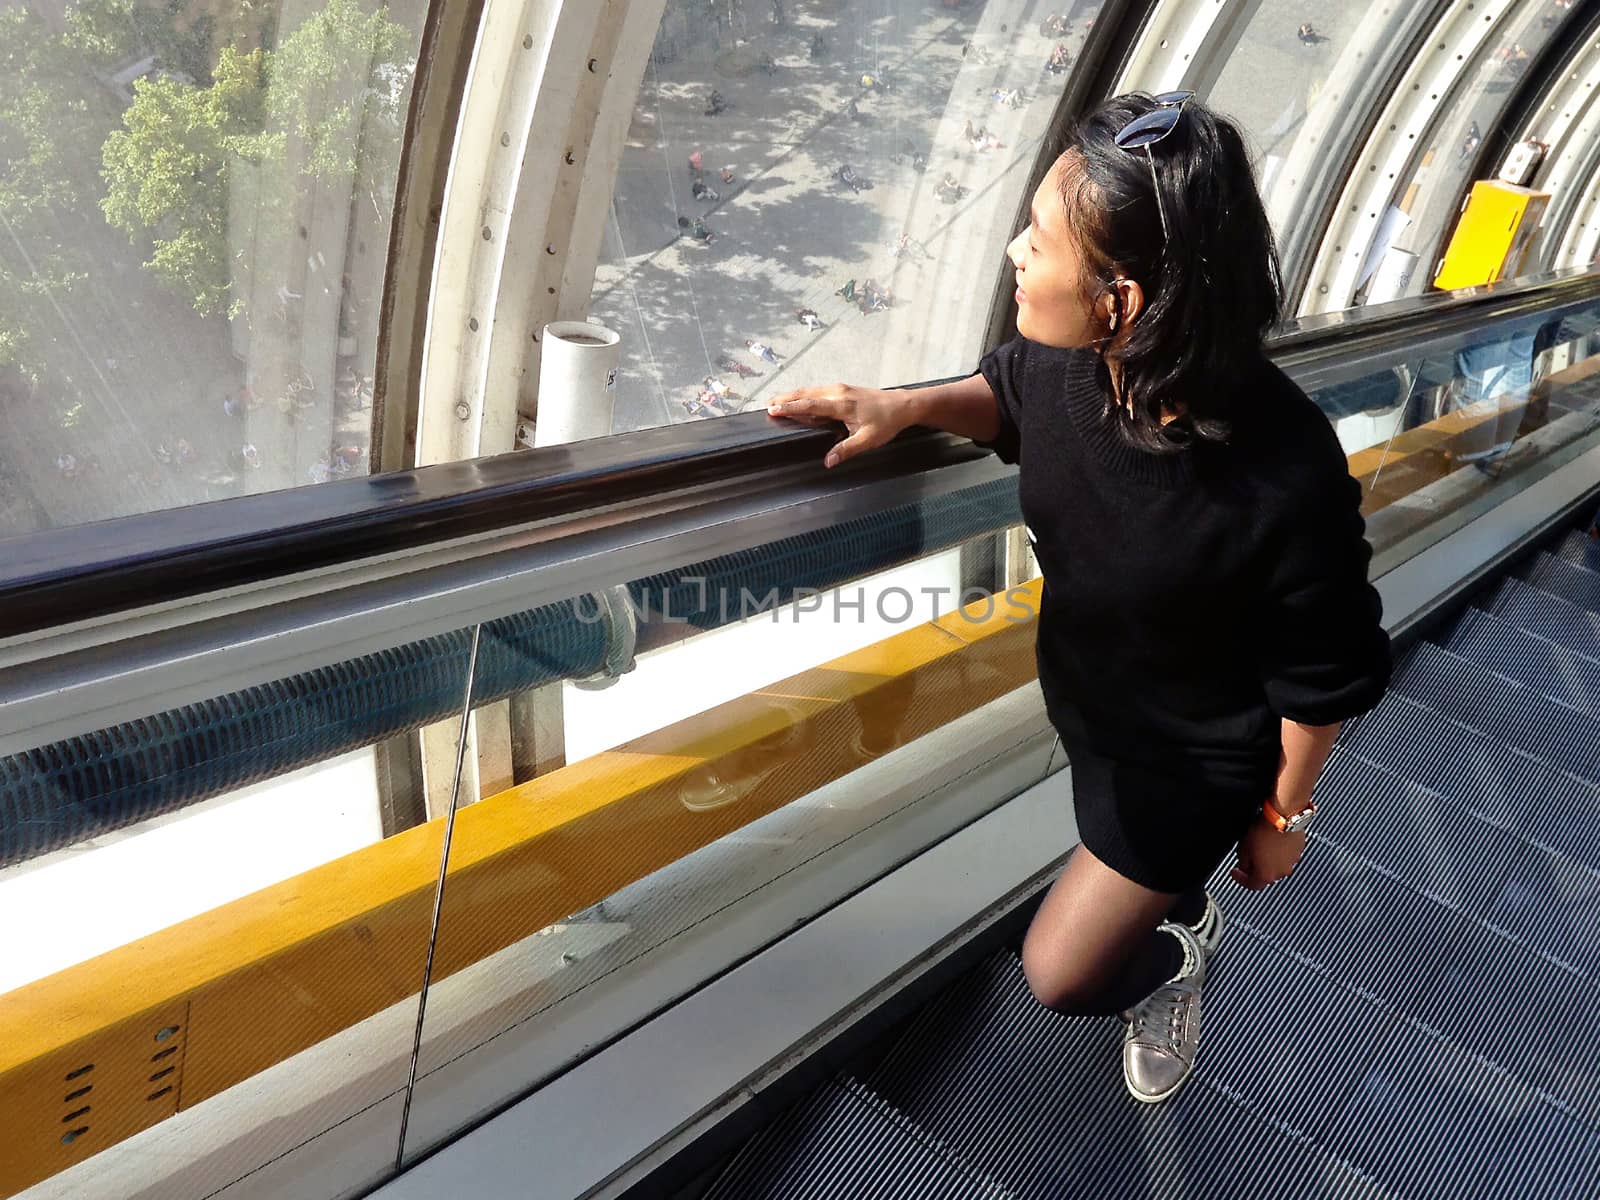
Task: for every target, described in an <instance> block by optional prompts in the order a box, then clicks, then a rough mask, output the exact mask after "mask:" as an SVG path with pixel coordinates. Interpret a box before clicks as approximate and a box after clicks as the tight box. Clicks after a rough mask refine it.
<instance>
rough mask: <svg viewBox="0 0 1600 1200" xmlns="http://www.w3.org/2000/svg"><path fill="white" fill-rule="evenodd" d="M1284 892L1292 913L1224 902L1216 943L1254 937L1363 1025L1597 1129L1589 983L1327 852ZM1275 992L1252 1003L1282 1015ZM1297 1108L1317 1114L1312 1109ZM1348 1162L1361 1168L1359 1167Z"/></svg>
mask: <svg viewBox="0 0 1600 1200" xmlns="http://www.w3.org/2000/svg"><path fill="white" fill-rule="evenodd" d="M1491 865H1492V864H1488V863H1485V864H1480V867H1481V868H1489V867H1490V866H1491ZM1291 886H1292V888H1293V890H1294V897H1293V902H1292V903H1290V902H1288V896H1287V894H1286V895H1285V896H1281V897H1276V898H1274V897H1272V896H1271V895H1270V894H1269V892H1270V890H1271V889H1268V891H1266V892H1249V893H1245V894H1243V895H1242V896H1241V897H1239V898H1238V899H1237V900H1232V899H1230V900H1229V902H1228V905H1227V913H1228V916H1229V917H1230V918H1231V919H1232V920H1233V921H1234V926H1233V928H1230V930H1229V932H1228V935H1227V936H1229V937H1232V936H1233V931H1234V929H1241V930H1248V931H1250V932H1252V933H1256V934H1259V935H1260V936H1261V937H1263V938H1264V939H1266V940H1267V941H1268V942H1270V943H1271V944H1272V945H1273V946H1275V947H1277V948H1278V949H1279V950H1280V951H1281V952H1282V953H1283V954H1284V955H1285V956H1287V955H1289V954H1293V955H1295V956H1297V957H1298V958H1300V959H1301V960H1303V962H1304V963H1305V964H1307V965H1308V966H1309V967H1311V968H1312V969H1314V970H1315V971H1316V972H1318V973H1319V974H1321V975H1325V976H1328V977H1330V978H1332V979H1334V980H1336V981H1338V982H1339V983H1340V984H1341V985H1342V986H1343V987H1345V988H1348V989H1350V991H1351V992H1353V993H1354V994H1355V995H1357V996H1361V997H1365V998H1367V999H1368V1000H1369V1001H1370V1003H1371V1004H1372V1005H1373V1006H1374V1007H1375V1008H1376V1009H1377V1010H1378V1014H1375V1015H1374V1017H1373V1018H1371V1019H1376V1018H1377V1016H1378V1015H1381V1016H1388V1017H1395V1018H1400V1019H1403V1020H1404V1021H1406V1022H1409V1023H1411V1024H1412V1025H1414V1026H1416V1027H1417V1028H1418V1029H1420V1030H1422V1031H1424V1032H1432V1033H1433V1034H1436V1035H1437V1036H1438V1037H1440V1038H1442V1039H1443V1040H1445V1041H1447V1042H1449V1043H1450V1044H1451V1045H1453V1046H1456V1047H1458V1048H1460V1049H1463V1050H1465V1051H1467V1052H1468V1053H1471V1054H1474V1055H1477V1056H1478V1057H1480V1058H1482V1059H1483V1060H1484V1061H1485V1062H1487V1063H1491V1064H1494V1065H1495V1066H1496V1067H1497V1068H1498V1069H1499V1070H1500V1071H1502V1072H1504V1073H1505V1075H1506V1076H1507V1077H1508V1078H1509V1079H1511V1080H1514V1081H1515V1082H1516V1083H1517V1085H1518V1086H1519V1087H1520V1088H1522V1089H1525V1090H1526V1091H1527V1092H1528V1093H1530V1095H1538V1096H1542V1097H1545V1098H1546V1099H1547V1101H1548V1102H1549V1103H1550V1104H1551V1105H1552V1106H1553V1111H1554V1112H1558V1113H1564V1114H1566V1115H1569V1116H1576V1117H1577V1118H1578V1119H1579V1120H1581V1121H1582V1122H1584V1123H1585V1124H1586V1125H1587V1126H1588V1127H1589V1129H1590V1130H1591V1132H1592V1131H1593V1130H1594V1129H1595V1128H1597V1127H1600V1091H1597V1089H1600V1059H1597V1058H1596V1056H1595V1055H1594V1054H1593V1052H1592V1047H1593V1046H1594V1045H1595V1044H1596V1039H1597V1038H1600V1006H1596V1005H1595V1004H1593V1003H1591V1002H1590V1001H1589V1000H1586V999H1585V997H1592V996H1593V995H1594V991H1595V985H1594V983H1593V981H1592V980H1590V979H1587V978H1585V977H1583V976H1581V975H1579V974H1576V973H1575V972H1573V971H1570V970H1567V969H1565V968H1563V967H1562V966H1560V965H1558V964H1557V963H1555V962H1553V961H1551V960H1550V959H1548V958H1546V957H1545V956H1543V955H1541V954H1539V953H1537V952H1535V951H1531V950H1529V949H1527V948H1526V947H1523V946H1519V945H1517V944H1516V943H1515V942H1513V941H1511V940H1510V939H1509V938H1506V937H1505V936H1503V935H1501V934H1499V933H1496V932H1495V931H1494V930H1491V929H1490V928H1488V927H1487V926H1485V925H1483V924H1481V923H1479V922H1477V921H1473V920H1471V919H1470V918H1467V917H1464V916H1462V915H1461V914H1459V913H1457V912H1453V911H1451V910H1450V909H1449V908H1446V907H1445V906H1444V905H1442V904H1440V903H1439V902H1438V901H1436V900H1433V899H1430V898H1428V897H1426V896H1422V895H1418V894H1417V893H1416V892H1414V891H1412V890H1410V889H1409V888H1406V887H1405V886H1403V885H1402V884H1401V883H1400V882H1399V881H1398V880H1396V879H1394V878H1393V877H1392V876H1390V875H1388V874H1385V873H1384V872H1383V871H1382V870H1380V869H1379V868H1377V867H1375V866H1373V865H1372V864H1371V863H1369V862H1366V861H1364V860H1363V859H1362V857H1361V856H1360V855H1359V854H1353V853H1350V852H1348V851H1346V850H1344V849H1342V848H1341V847H1339V846H1336V845H1333V844H1332V843H1329V842H1322V843H1320V844H1318V845H1316V846H1315V847H1314V852H1313V853H1308V854H1306V856H1305V857H1304V858H1303V859H1302V860H1301V862H1300V865H1299V866H1297V867H1296V868H1295V872H1294V876H1293V882H1292V884H1291ZM1235 966H1236V964H1232V963H1230V964H1229V965H1228V966H1227V967H1226V968H1224V970H1225V972H1232V971H1233V970H1234V969H1235ZM1281 986H1282V984H1280V983H1277V982H1276V981H1274V983H1273V984H1272V986H1271V987H1267V986H1263V987H1260V988H1258V989H1257V990H1256V991H1255V993H1254V995H1255V1000H1254V1001H1253V1004H1255V1005H1259V1004H1263V1003H1265V1004H1269V1005H1271V1006H1272V1008H1273V1011H1291V1010H1290V1009H1288V1008H1279V1007H1278V1001H1277V1000H1270V999H1268V997H1270V996H1272V995H1273V991H1272V989H1273V988H1276V987H1281ZM1207 991H1208V993H1209V991H1210V989H1209V987H1208V989H1207ZM1294 1003H1298V1000H1296V1001H1294ZM1245 1011H1246V1012H1249V1011H1251V1006H1250V1005H1247V1006H1246V1007H1245ZM1296 1011H1316V1012H1318V1013H1319V1019H1320V1018H1321V1015H1322V1013H1323V1010H1322V1009H1313V1010H1296ZM1329 1019H1337V1018H1335V1017H1333V1016H1331V1015H1330V1017H1329ZM1246 1020H1248V1017H1246ZM1346 1041H1347V1037H1345V1036H1340V1037H1339V1038H1337V1040H1335V1039H1334V1038H1333V1037H1332V1036H1331V1035H1330V1037H1329V1042H1330V1044H1333V1045H1337V1046H1338V1047H1339V1048H1338V1050H1337V1051H1336V1053H1337V1056H1338V1058H1339V1059H1340V1060H1344V1059H1346V1058H1348V1059H1349V1061H1350V1062H1351V1063H1352V1065H1353V1064H1355V1063H1356V1062H1357V1061H1358V1060H1357V1059H1356V1058H1355V1056H1354V1055H1353V1054H1348V1053H1347V1051H1346V1049H1345V1043H1346ZM1258 1053H1259V1050H1258ZM1320 1061H1324V1062H1325V1061H1326V1059H1325V1058H1324V1059H1321V1060H1320ZM1306 1105H1307V1108H1308V1109H1310V1108H1318V1107H1321V1106H1319V1105H1317V1104H1316V1103H1315V1102H1314V1101H1312V1100H1308V1101H1307V1102H1306ZM1335 1151H1336V1152H1338V1147H1337V1146H1335ZM1345 1157H1347V1158H1350V1156H1349V1155H1345ZM1350 1161H1352V1162H1354V1163H1355V1164H1356V1165H1357V1166H1360V1167H1363V1168H1367V1167H1369V1164H1368V1162H1366V1161H1365V1160H1363V1159H1359V1158H1350ZM1438 1194H1441V1195H1442V1194H1444V1193H1438Z"/></svg>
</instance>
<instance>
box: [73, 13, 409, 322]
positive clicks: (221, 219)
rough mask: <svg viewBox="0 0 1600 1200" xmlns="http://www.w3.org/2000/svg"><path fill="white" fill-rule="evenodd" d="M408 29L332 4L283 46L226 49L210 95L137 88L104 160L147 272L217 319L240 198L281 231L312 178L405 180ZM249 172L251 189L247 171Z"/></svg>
mask: <svg viewBox="0 0 1600 1200" xmlns="http://www.w3.org/2000/svg"><path fill="white" fill-rule="evenodd" d="M410 43H411V35H410V33H409V32H408V31H407V30H406V29H405V28H404V27H403V26H401V25H399V24H397V23H396V22H394V21H393V20H391V19H390V17H389V15H388V11H387V9H386V8H385V7H382V6H380V7H379V8H378V9H377V10H376V11H375V12H371V13H368V12H365V11H364V10H363V9H362V7H361V5H360V4H359V3H358V2H357V0H328V4H327V6H326V7H325V8H323V9H322V10H321V11H319V12H317V13H315V14H313V15H312V16H310V17H308V18H307V19H306V20H305V21H303V22H302V23H301V24H300V25H298V26H297V27H296V28H295V29H293V30H292V31H290V32H289V33H288V34H287V36H285V37H284V38H283V40H282V42H281V44H280V45H279V46H278V48H277V49H276V50H273V51H265V50H257V51H254V52H252V53H250V54H239V53H236V52H235V51H234V50H233V49H231V48H230V47H224V49H223V50H222V51H221V54H220V56H219V58H218V63H217V66H216V68H215V70H214V71H213V73H212V82H211V83H210V84H209V86H204V87H202V86H199V85H194V84H187V83H183V82H179V81H177V80H173V79H148V80H141V81H139V82H138V83H137V84H136V85H135V88H134V102H133V104H132V105H131V106H130V107H129V108H128V110H127V112H126V113H125V114H124V117H123V128H122V129H120V130H117V131H116V132H114V133H113V134H112V135H111V136H110V137H109V138H108V139H107V140H106V143H105V148H104V153H103V167H104V177H105V181H106V187H107V191H106V197H105V200H104V202H103V205H102V208H103V209H104V212H105V215H106V218H107V220H109V221H110V222H111V223H112V224H114V225H116V226H117V227H119V228H121V229H123V230H124V231H126V232H127V233H128V234H129V236H130V237H132V238H134V239H136V240H137V239H139V238H142V237H143V238H149V239H150V240H151V242H152V244H153V246H154V251H153V253H152V256H151V258H150V260H149V262H148V264H147V265H148V266H149V267H150V268H151V269H152V270H153V271H155V272H156V273H157V274H158V275H159V276H160V277H161V278H162V279H163V280H165V281H166V282H167V283H169V284H170V285H171V286H173V287H175V288H177V289H178V290H179V291H180V292H181V293H182V294H183V295H185V296H187V297H188V298H189V300H190V302H191V303H192V304H193V305H194V307H195V309H196V310H197V311H199V312H201V313H203V314H204V313H211V312H215V311H218V310H219V309H224V308H229V307H231V305H232V304H237V303H238V299H237V298H236V297H234V298H232V300H231V303H230V284H231V271H230V267H229V240H228V235H229V229H228V219H229V199H230V195H231V194H232V193H233V192H234V191H235V190H238V191H239V192H240V194H243V193H244V192H245V191H246V190H248V191H249V194H250V195H251V197H252V199H253V201H254V203H256V204H257V205H259V208H258V210H257V211H258V219H259V220H262V221H267V222H272V223H273V224H274V225H275V226H276V227H279V228H281V227H282V225H283V223H284V222H286V221H288V220H289V213H290V209H291V206H292V205H293V203H294V201H295V197H296V196H297V195H298V193H299V192H300V190H301V179H300V177H303V176H314V177H319V178H324V179H329V180H331V181H335V182H338V183H341V184H342V186H343V187H345V188H350V187H356V188H359V189H362V190H366V191H381V190H382V189H384V188H385V187H386V186H387V180H388V177H389V176H390V175H392V173H393V164H394V161H395V156H396V154H397V152H398V144H397V143H398V139H399V136H400V132H401V128H402V124H403V104H404V97H405V94H406V88H407V85H408V84H409V81H410V77H411V64H409V63H406V62H403V61H402V59H403V56H404V55H405V54H406V53H407V51H408V49H409V47H410ZM244 164H248V165H249V167H250V175H251V176H252V179H251V180H250V181H249V182H248V183H247V181H246V180H245V179H244V178H243V177H242V175H241V170H240V168H242V167H243V165H244Z"/></svg>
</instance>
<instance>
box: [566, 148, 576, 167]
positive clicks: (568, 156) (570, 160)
mask: <svg viewBox="0 0 1600 1200" xmlns="http://www.w3.org/2000/svg"><path fill="white" fill-rule="evenodd" d="M564 157H565V158H566V160H567V166H569V167H570V166H571V165H572V164H573V163H575V162H577V161H578V160H577V159H576V158H574V157H572V151H571V150H568V151H567V153H566V154H565V155H564Z"/></svg>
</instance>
